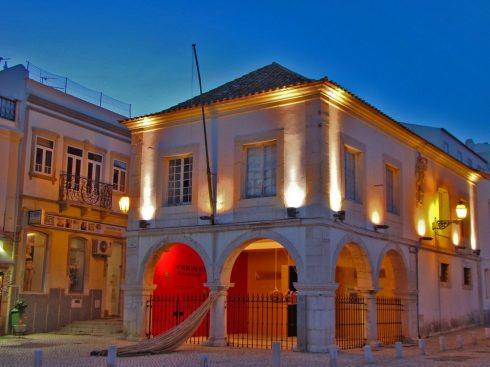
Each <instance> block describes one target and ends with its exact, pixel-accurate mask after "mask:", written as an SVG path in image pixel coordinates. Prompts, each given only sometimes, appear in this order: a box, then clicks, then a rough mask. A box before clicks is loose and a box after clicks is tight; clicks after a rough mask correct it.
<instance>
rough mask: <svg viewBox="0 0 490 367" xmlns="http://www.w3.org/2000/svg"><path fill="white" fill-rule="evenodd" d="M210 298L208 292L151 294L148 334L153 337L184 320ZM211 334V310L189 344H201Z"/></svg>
mask: <svg viewBox="0 0 490 367" xmlns="http://www.w3.org/2000/svg"><path fill="white" fill-rule="evenodd" d="M207 298H208V293H206V292H203V293H162V294H156V295H152V296H149V297H148V298H147V300H146V310H147V315H148V323H147V328H146V336H147V337H148V338H151V337H152V336H156V335H159V334H162V333H164V332H165V331H167V330H170V329H172V328H173V327H174V326H177V325H178V324H180V323H181V322H182V321H184V320H185V319H186V318H187V317H188V316H189V315H190V314H191V313H192V312H194V311H195V310H196V309H197V308H198V307H199V306H201V305H202V304H203V303H204V301H205V300H206V299H207ZM208 335H209V312H208V314H207V316H206V318H205V319H204V320H203V322H202V324H201V325H200V326H199V328H198V329H197V330H196V332H195V333H194V335H193V336H192V337H191V338H189V339H188V340H187V343H189V344H200V343H202V342H204V341H206V340H207V338H208Z"/></svg>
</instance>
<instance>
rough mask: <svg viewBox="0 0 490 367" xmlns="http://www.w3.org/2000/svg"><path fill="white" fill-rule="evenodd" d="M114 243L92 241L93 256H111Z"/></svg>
mask: <svg viewBox="0 0 490 367" xmlns="http://www.w3.org/2000/svg"><path fill="white" fill-rule="evenodd" d="M111 252H112V243H111V242H109V241H107V240H92V255H94V256H111Z"/></svg>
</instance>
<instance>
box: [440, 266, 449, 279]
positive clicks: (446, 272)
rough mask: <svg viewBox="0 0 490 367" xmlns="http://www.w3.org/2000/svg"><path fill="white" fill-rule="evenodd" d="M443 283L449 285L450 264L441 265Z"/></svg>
mask: <svg viewBox="0 0 490 367" xmlns="http://www.w3.org/2000/svg"><path fill="white" fill-rule="evenodd" d="M440 281H441V283H449V264H446V263H441V274H440Z"/></svg>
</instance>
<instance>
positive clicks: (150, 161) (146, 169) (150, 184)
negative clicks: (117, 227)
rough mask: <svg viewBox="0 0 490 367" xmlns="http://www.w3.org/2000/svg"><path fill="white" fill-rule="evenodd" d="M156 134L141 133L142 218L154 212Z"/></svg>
mask: <svg viewBox="0 0 490 367" xmlns="http://www.w3.org/2000/svg"><path fill="white" fill-rule="evenodd" d="M155 135H156V134H144V135H143V149H142V152H141V177H143V182H142V183H141V190H142V192H141V199H140V200H141V202H140V214H141V217H142V218H143V219H144V220H150V219H152V218H153V216H154V214H155V192H154V186H155V182H154V180H155V149H154V148H153V147H154V140H155Z"/></svg>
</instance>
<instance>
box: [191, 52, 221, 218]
mask: <svg viewBox="0 0 490 367" xmlns="http://www.w3.org/2000/svg"><path fill="white" fill-rule="evenodd" d="M192 49H193V50H194V58H195V60H196V69H197V77H198V79H199V92H200V96H202V83H201V72H200V70H199V62H198V60H197V51H196V44H193V45H192ZM201 114H202V126H203V129H204V146H205V149H206V172H207V176H208V195H209V204H210V205H211V216H210V219H211V224H215V214H216V209H215V205H214V196H213V186H212V183H211V176H212V174H211V168H210V167H209V149H208V134H207V132H206V116H205V114H204V102H203V101H202V99H201Z"/></svg>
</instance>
